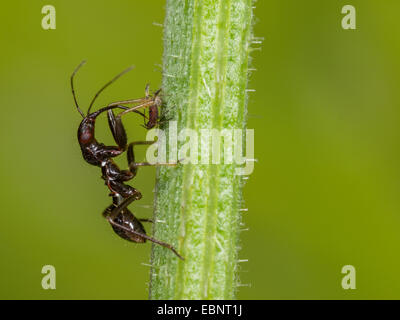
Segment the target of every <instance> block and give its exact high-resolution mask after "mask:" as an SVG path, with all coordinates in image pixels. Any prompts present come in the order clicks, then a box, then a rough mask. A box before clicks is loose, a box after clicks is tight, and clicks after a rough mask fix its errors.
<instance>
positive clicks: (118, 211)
mask: <svg viewBox="0 0 400 320" xmlns="http://www.w3.org/2000/svg"><path fill="white" fill-rule="evenodd" d="M84 63H85V61H82V62H81V63H80V64H79V65H78V67H77V68H76V69H75V70H74V72H73V73H72V75H71V90H72V95H73V97H74V101H75V106H76V108H77V110H78V112H79V113H80V115H81V116H82V118H83V120H82V121H81V123H80V125H79V128H78V141H79V145H80V147H81V151H82V156H83V158H84V159H85V160H86V162H88V163H90V164H92V165H95V166H99V167H101V170H102V178H103V179H104V181H105V184H106V185H107V187H108V188H109V190H110V196H111V197H112V198H113V203H112V204H111V205H110V206H108V207H107V208H106V210H105V211H104V212H103V216H104V217H105V218H106V219H107V220H108V222H109V223H110V224H111V226H112V228H113V230H114V231H115V233H116V234H118V235H119V236H120V237H121V238H123V239H126V240H129V241H132V242H137V243H143V242H146V240H149V241H152V242H154V243H156V244H159V245H161V246H163V247H165V248H168V249H170V250H171V251H173V252H174V253H175V254H176V255H177V256H178V257H179V258H180V259H183V258H182V257H181V256H180V255H179V254H178V252H177V251H176V250H175V249H174V247H172V246H171V245H170V244H168V243H165V242H162V241H160V240H157V239H154V238H152V237H150V236H148V235H147V234H146V231H145V229H144V227H143V225H142V223H141V221H147V222H151V220H148V219H137V218H136V217H135V216H134V215H133V214H132V212H130V211H129V209H128V208H127V207H128V205H129V204H131V203H132V202H133V201H135V200H140V199H141V198H142V194H141V193H140V192H139V191H138V190H136V189H135V188H133V187H131V186H129V185H126V184H125V183H124V182H126V181H129V180H131V179H133V178H134V177H135V176H136V173H137V169H138V167H139V166H150V165H154V164H150V163H148V162H135V157H134V152H133V147H134V145H139V144H141V145H146V144H147V145H148V144H152V143H154V142H153V141H137V142H132V143H130V144H129V146H127V136H126V131H125V128H124V126H123V124H122V120H121V116H122V115H123V114H127V113H128V112H136V113H139V114H140V115H142V116H143V117H144V118H146V116H145V114H143V113H141V112H140V111H138V110H137V109H139V108H145V107H152V105H156V104H158V103H159V102H158V100H157V99H158V98H157V96H156V95H155V97H153V102H152V103H150V98H149V99H148V101H147V104H146V103H143V101H141V99H138V100H137V101H139V100H140V101H141V102H140V105H139V106H136V107H133V108H130V109H128V108H127V107H124V106H122V105H121V104H120V103H113V104H110V105H108V106H106V107H103V108H101V109H99V110H97V111H95V112H93V113H90V110H91V107H92V106H93V103H94V102H95V100H96V98H97V97H98V96H99V94H100V93H101V92H102V91H103V90H104V89H105V88H106V87H107V86H109V85H110V84H111V83H113V82H114V81H115V80H117V79H118V78H119V77H121V76H122V75H123V74H125V73H126V72H128V71H129V70H131V69H132V68H128V69H126V70H124V71H123V72H121V73H120V74H118V75H117V76H116V77H114V78H113V79H112V80H111V81H109V82H107V83H106V84H105V85H104V86H103V87H102V88H101V89H100V90H99V91H98V92H97V93H96V95H95V96H94V98H93V99H92V101H91V103H90V105H89V108H88V111H87V114H86V116H85V115H84V113H83V112H82V110H81V109H80V107H79V105H78V102H77V99H76V95H75V90H74V82H73V80H74V76H75V74H76V73H77V71H78V70H79V69H80V67H81V66H82V65H83V64H84ZM129 101H130V102H129V103H132V101H134V100H129ZM160 103H161V102H160ZM116 108H119V109H124V112H122V113H120V114H118V115H117V116H115V115H114V113H113V109H116ZM157 108H158V107H157ZM105 111H107V117H108V124H109V127H110V130H111V133H112V135H113V137H114V140H115V142H116V144H117V146H106V145H104V144H103V143H99V142H98V141H97V140H96V138H95V135H94V132H95V122H96V119H97V117H98V116H99V115H100V114H101V113H103V112H105ZM157 111H158V109H157ZM153 112H154V111H153ZM149 121H150V120H149ZM126 150H127V157H128V164H129V170H120V168H119V167H118V166H117V165H116V163H115V162H114V161H113V160H112V158H114V157H116V156H118V155H120V154H122V153H123V152H124V151H126ZM157 165H163V164H162V163H159V164H157ZM165 165H174V164H165Z"/></svg>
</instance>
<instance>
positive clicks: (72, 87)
mask: <svg viewBox="0 0 400 320" xmlns="http://www.w3.org/2000/svg"><path fill="white" fill-rule="evenodd" d="M85 63H86V60H83V61H82V62H81V63H80V64H79V65H78V66H77V67H76V68H75V70H74V72H72V74H71V90H72V95H73V97H74V101H75V106H76V109H77V110H78V112H79V113H80V114H81V116H82V118H84V117H85V115H84V113H83V111H82V110H81V108H79V105H78V101H77V100H76V94H75V89H74V77H75V74H76V73H77V72H78V70H79V69H80V68H81V67H82V66H83V65H84V64H85Z"/></svg>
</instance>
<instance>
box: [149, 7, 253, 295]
mask: <svg viewBox="0 0 400 320" xmlns="http://www.w3.org/2000/svg"><path fill="white" fill-rule="evenodd" d="M166 9H167V12H166V20H165V25H164V27H165V29H164V57H163V72H164V74H163V92H164V100H165V102H166V105H167V107H168V117H169V118H172V120H176V121H177V122H178V133H179V132H180V130H181V129H182V128H190V129H193V130H195V131H196V132H197V133H198V137H200V129H210V128H214V129H219V130H222V129H245V127H246V114H247V109H246V100H247V98H246V86H247V76H248V64H249V52H250V42H251V24H252V0H186V1H183V0H168V1H167V8H166ZM169 125H170V124H167V125H166V128H165V129H166V132H168V126H169ZM167 141H168V138H167ZM199 142H200V138H199ZM183 143H184V142H180V143H179V144H178V149H179V147H180V146H181V145H182V144H183ZM169 152H170V150H168V153H169ZM200 157H201V152H199V154H198V159H199V164H187V165H179V166H177V167H160V168H159V169H158V170H157V184H156V197H155V219H156V220H157V221H158V222H157V223H155V224H154V228H153V232H154V236H155V237H156V238H157V239H160V240H163V241H166V242H168V243H171V244H172V245H174V246H175V248H176V249H177V250H178V252H179V253H180V254H181V255H182V256H184V258H185V261H181V260H179V259H178V258H177V257H176V256H175V255H174V254H173V253H172V252H170V251H169V250H167V249H165V248H163V247H160V246H157V245H153V249H152V268H151V279H150V299H234V298H235V292H236V287H237V282H238V279H237V271H238V266H237V261H238V254H237V251H238V238H239V223H240V219H241V216H240V207H241V203H242V181H243V180H242V176H238V175H236V174H235V169H236V168H237V167H238V165H237V164H211V165H210V164H201V162H200ZM222 160H223V158H222Z"/></svg>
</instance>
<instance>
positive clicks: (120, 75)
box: [87, 66, 134, 114]
mask: <svg viewBox="0 0 400 320" xmlns="http://www.w3.org/2000/svg"><path fill="white" fill-rule="evenodd" d="M133 68H134V66H130V67H129V68H126V69H125V70H124V71H122V72H121V73H119V74H117V75H116V76H115V77H114V78H112V79H111V80H110V81H108V82H107V83H106V84H105V85H104V86H103V87H102V88H101V89H100V90H99V91H97V93H96V94H95V96H94V97H93V99H92V101H91V102H90V105H89V108H88V111H87V114H89V113H90V109H92V106H93V103H94V102H95V101H96V99H97V97H98V96H99V94H100V93H101V92H102V91H103V90H104V89H105V88H107V87H108V86H109V85H110V84H112V83H113V82H114V81H116V80H117V79H118V78H120V77H122V76H123V75H124V74H125V73H127V72H129V71H131V70H132V69H133Z"/></svg>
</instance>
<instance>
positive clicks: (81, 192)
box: [0, 0, 400, 299]
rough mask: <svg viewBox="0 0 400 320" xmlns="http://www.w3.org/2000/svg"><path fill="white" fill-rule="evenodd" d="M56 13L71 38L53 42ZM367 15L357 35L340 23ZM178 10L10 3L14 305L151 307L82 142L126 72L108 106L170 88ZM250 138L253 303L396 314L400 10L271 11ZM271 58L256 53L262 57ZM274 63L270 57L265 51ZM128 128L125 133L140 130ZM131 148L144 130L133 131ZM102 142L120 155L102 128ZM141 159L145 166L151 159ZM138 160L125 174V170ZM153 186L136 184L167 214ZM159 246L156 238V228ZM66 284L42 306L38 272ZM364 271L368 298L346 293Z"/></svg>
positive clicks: (9, 269) (7, 90)
mask: <svg viewBox="0 0 400 320" xmlns="http://www.w3.org/2000/svg"><path fill="white" fill-rule="evenodd" d="M46 4H51V5H54V6H55V8H56V10H57V16H56V17H57V29H56V30H43V29H42V28H41V19H42V17H43V15H42V14H41V8H42V7H43V6H44V5H46ZM345 4H352V5H354V6H355V7H356V9H357V30H343V29H342V28H341V19H342V17H343V15H342V14H341V8H342V7H343V6H344V5H345ZM164 6H165V3H164V1H161V0H158V1H133V0H130V1H128V0H116V1H85V2H83V1H75V0H74V1H61V0H52V1H38V0H35V1H33V0H32V1H27V0H25V1H21V0H19V1H8V2H6V3H3V4H2V10H1V13H0V21H1V22H0V24H1V28H0V33H1V42H2V49H1V53H0V65H1V73H0V101H1V106H2V108H3V111H2V116H1V126H0V130H1V144H0V145H1V150H2V151H1V154H2V157H1V158H0V176H1V190H0V195H1V202H0V208H1V222H0V261H1V262H0V298H3V299H12V298H22V299H32V298H35V299H67V298H72V299H105V298H108V299H147V295H148V292H147V288H148V279H149V268H148V267H147V266H146V265H143V263H144V264H146V263H148V262H149V255H150V244H146V245H134V244H131V243H128V242H126V241H123V240H121V239H119V238H118V237H117V236H116V235H115V234H114V233H113V232H112V231H111V229H110V226H109V225H108V223H106V221H105V220H104V219H103V218H102V217H101V212H102V211H103V209H104V208H105V207H106V206H107V205H108V204H109V203H110V199H109V198H108V197H107V189H106V187H105V186H104V185H103V181H102V180H101V179H100V171H99V169H98V168H95V167H93V166H90V165H88V164H86V163H85V162H84V161H83V159H82V156H81V153H80V149H79V146H78V143H77V139H76V130H77V127H78V125H79V122H80V120H81V118H80V116H79V114H78V113H77V112H76V110H75V108H74V105H73V100H72V95H71V92H70V88H69V75H70V74H71V72H72V70H73V69H74V68H75V66H76V65H77V64H78V63H79V62H80V61H81V60H82V59H84V58H85V59H88V63H87V65H86V66H85V67H84V68H83V69H82V70H81V71H80V73H79V74H78V76H77V79H76V88H77V94H78V99H79V102H80V104H81V105H82V107H83V108H84V109H86V107H87V105H88V103H89V101H90V99H91V98H92V96H93V94H94V93H95V92H96V90H97V89H99V88H100V87H101V86H102V85H103V84H104V83H105V82H106V81H108V80H109V79H111V78H112V77H113V76H114V75H115V74H116V73H118V72H119V71H121V70H122V69H124V68H125V67H127V66H129V65H131V64H134V65H135V66H136V68H135V69H134V70H133V71H131V72H130V73H129V74H127V75H126V76H124V77H123V78H122V79H120V80H119V81H118V83H116V84H115V85H114V86H112V87H110V88H109V89H107V90H106V91H105V92H104V94H103V95H102V96H101V97H100V98H99V100H98V103H97V106H100V105H104V104H106V103H108V102H110V101H114V100H119V99H123V98H133V97H140V96H142V95H143V92H144V86H145V84H146V83H147V82H150V83H151V85H152V87H153V88H154V89H155V88H158V87H159V86H160V83H161V72H160V70H161V69H160V66H159V65H160V64H161V62H162V61H161V57H162V28H161V27H159V26H157V25H156V24H157V23H162V22H163V20H164V9H165V8H164ZM256 7H257V8H256V10H255V14H256V17H257V22H256V25H255V35H256V36H259V37H264V38H265V40H264V43H263V45H262V46H261V48H262V50H261V51H255V52H254V54H253V58H254V59H253V63H252V66H253V67H254V68H256V69H257V71H256V72H255V73H254V74H253V75H252V77H251V81H250V88H254V89H256V92H255V93H250V99H249V113H250V117H249V122H248V127H249V128H254V129H255V153H256V158H258V163H256V167H255V171H254V173H253V174H252V175H251V176H250V179H249V180H248V183H247V185H246V187H245V190H244V194H245V199H246V206H247V208H248V212H247V213H245V214H244V222H245V223H246V225H247V227H248V228H249V231H244V232H243V233H242V237H241V238H242V241H241V246H242V250H241V251H240V258H241V259H248V260H249V262H247V263H243V264H242V265H241V273H240V278H241V283H242V284H243V285H244V286H242V287H240V288H239V292H238V298H242V299H283V298H286V299H362V298H367V299H372V298H379V299H383V298H386V299H395V298H396V299H399V298H400V294H399V292H400V275H399V271H400V258H399V257H398V254H399V247H400V232H399V229H400V197H399V191H400V188H399V187H400V166H399V156H400V153H399V150H400V149H399V147H400V146H399V141H400V127H399V124H400V118H399V111H400V109H399V108H400V90H399V84H400V77H399V74H400V73H399V71H400V59H399V57H400V37H399V35H400V20H399V12H400V3H399V1H398V0H386V1H384V2H383V1H382V2H376V1H372V0H363V1H361V0H358V1H357V0H351V1H340V0H326V1H317V0H314V1H311V0H304V1H295V0H259V1H258V2H257V3H256ZM258 46H259V45H258ZM259 47H260V46H259ZM128 118H129V119H128ZM125 121H126V122H125V123H126V127H127V128H128V136H129V137H130V138H131V139H139V140H140V139H142V138H144V137H145V130H144V129H142V128H140V127H139V126H137V123H136V122H139V119H137V117H127V118H126V120H125ZM97 136H98V138H99V140H100V141H103V142H105V143H112V139H111V137H110V134H109V132H108V131H107V126H106V120H105V117H102V118H101V119H100V121H98V130H97ZM144 154H145V153H144V150H143V152H142V153H141V154H140V155H139V159H141V158H144ZM123 162H124V159H122V162H120V163H121V164H122V163H123ZM154 177H155V170H154V169H153V168H146V169H143V170H140V171H139V174H138V176H137V178H136V180H135V182H134V185H135V187H137V188H138V189H139V190H141V191H142V193H143V195H144V197H143V199H142V200H141V201H140V203H139V202H138V204H137V205H136V206H135V207H134V212H135V213H137V215H138V216H139V217H149V216H151V214H152V213H151V210H150V209H148V208H145V207H142V205H151V204H152V201H153V193H152V190H153V187H154ZM147 229H148V230H150V229H151V228H150V226H148V228H147ZM46 264H51V265H54V266H55V267H56V271H57V289H56V290H47V291H46V290H43V289H42V287H41V279H42V276H43V275H42V274H41V269H42V266H43V265H46ZM347 264H351V265H354V266H355V268H356V270H357V289H356V290H343V289H342V288H341V279H342V277H343V275H342V274H341V268H342V266H344V265H347Z"/></svg>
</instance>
